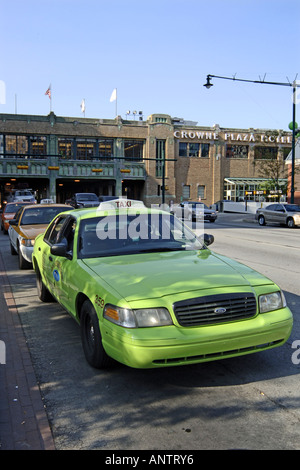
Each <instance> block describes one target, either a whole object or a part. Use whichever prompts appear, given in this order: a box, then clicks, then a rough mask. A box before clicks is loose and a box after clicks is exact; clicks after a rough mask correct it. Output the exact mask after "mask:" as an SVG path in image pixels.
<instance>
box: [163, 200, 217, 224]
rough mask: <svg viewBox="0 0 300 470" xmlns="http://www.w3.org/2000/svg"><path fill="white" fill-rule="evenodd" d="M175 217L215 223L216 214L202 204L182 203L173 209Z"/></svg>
mask: <svg viewBox="0 0 300 470" xmlns="http://www.w3.org/2000/svg"><path fill="white" fill-rule="evenodd" d="M172 212H173V213H174V214H175V215H176V217H179V218H181V219H188V220H204V221H209V222H215V221H216V219H217V217H218V216H217V213H216V211H214V210H211V209H209V208H208V207H207V205H206V204H204V203H203V202H193V201H183V202H181V203H180V204H178V205H177V206H176V207H174V208H173V211H172Z"/></svg>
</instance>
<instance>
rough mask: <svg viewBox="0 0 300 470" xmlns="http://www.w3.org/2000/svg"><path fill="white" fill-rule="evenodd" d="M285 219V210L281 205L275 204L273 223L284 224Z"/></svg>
mask: <svg viewBox="0 0 300 470" xmlns="http://www.w3.org/2000/svg"><path fill="white" fill-rule="evenodd" d="M285 219H286V214H285V210H284V207H283V205H282V204H275V210H274V218H273V222H274V223H276V224H284V223H285Z"/></svg>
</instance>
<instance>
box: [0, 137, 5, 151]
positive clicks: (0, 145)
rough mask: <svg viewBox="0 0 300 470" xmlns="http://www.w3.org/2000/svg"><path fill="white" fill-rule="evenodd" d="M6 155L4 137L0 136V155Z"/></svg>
mask: <svg viewBox="0 0 300 470" xmlns="http://www.w3.org/2000/svg"><path fill="white" fill-rule="evenodd" d="M3 154H4V135H1V134H0V155H3Z"/></svg>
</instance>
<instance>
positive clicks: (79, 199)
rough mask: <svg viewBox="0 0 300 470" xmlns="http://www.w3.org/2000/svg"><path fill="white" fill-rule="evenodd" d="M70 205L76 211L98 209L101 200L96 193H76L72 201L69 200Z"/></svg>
mask: <svg viewBox="0 0 300 470" xmlns="http://www.w3.org/2000/svg"><path fill="white" fill-rule="evenodd" d="M66 202H67V201H66ZM68 204H70V205H71V206H73V207H74V208H75V209H80V208H82V207H96V206H99V198H98V196H97V195H96V194H95V193H76V194H74V196H73V197H71V199H68Z"/></svg>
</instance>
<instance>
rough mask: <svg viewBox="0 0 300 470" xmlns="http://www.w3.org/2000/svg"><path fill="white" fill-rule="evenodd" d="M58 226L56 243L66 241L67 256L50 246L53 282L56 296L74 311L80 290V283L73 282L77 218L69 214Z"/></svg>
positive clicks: (70, 310)
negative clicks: (75, 300)
mask: <svg viewBox="0 0 300 470" xmlns="http://www.w3.org/2000/svg"><path fill="white" fill-rule="evenodd" d="M57 228H59V230H58V232H57V234H56V237H55V243H60V242H64V243H66V245H67V256H66V257H65V256H56V255H54V254H53V253H51V247H50V256H49V264H50V263H51V273H50V276H51V277H52V280H51V282H52V283H53V291H54V295H55V297H56V298H57V299H58V301H59V302H60V303H61V304H62V305H63V306H64V307H65V308H66V309H67V310H68V311H69V312H70V313H72V312H73V305H74V299H75V296H76V293H77V291H78V285H77V284H76V283H73V280H74V277H75V272H76V266H75V261H74V259H73V252H74V235H75V229H76V219H75V218H74V217H72V216H68V217H67V219H66V220H65V221H64V223H62V224H58V225H57ZM53 240H54V238H53ZM53 244H54V243H53ZM75 284H76V285H75Z"/></svg>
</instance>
